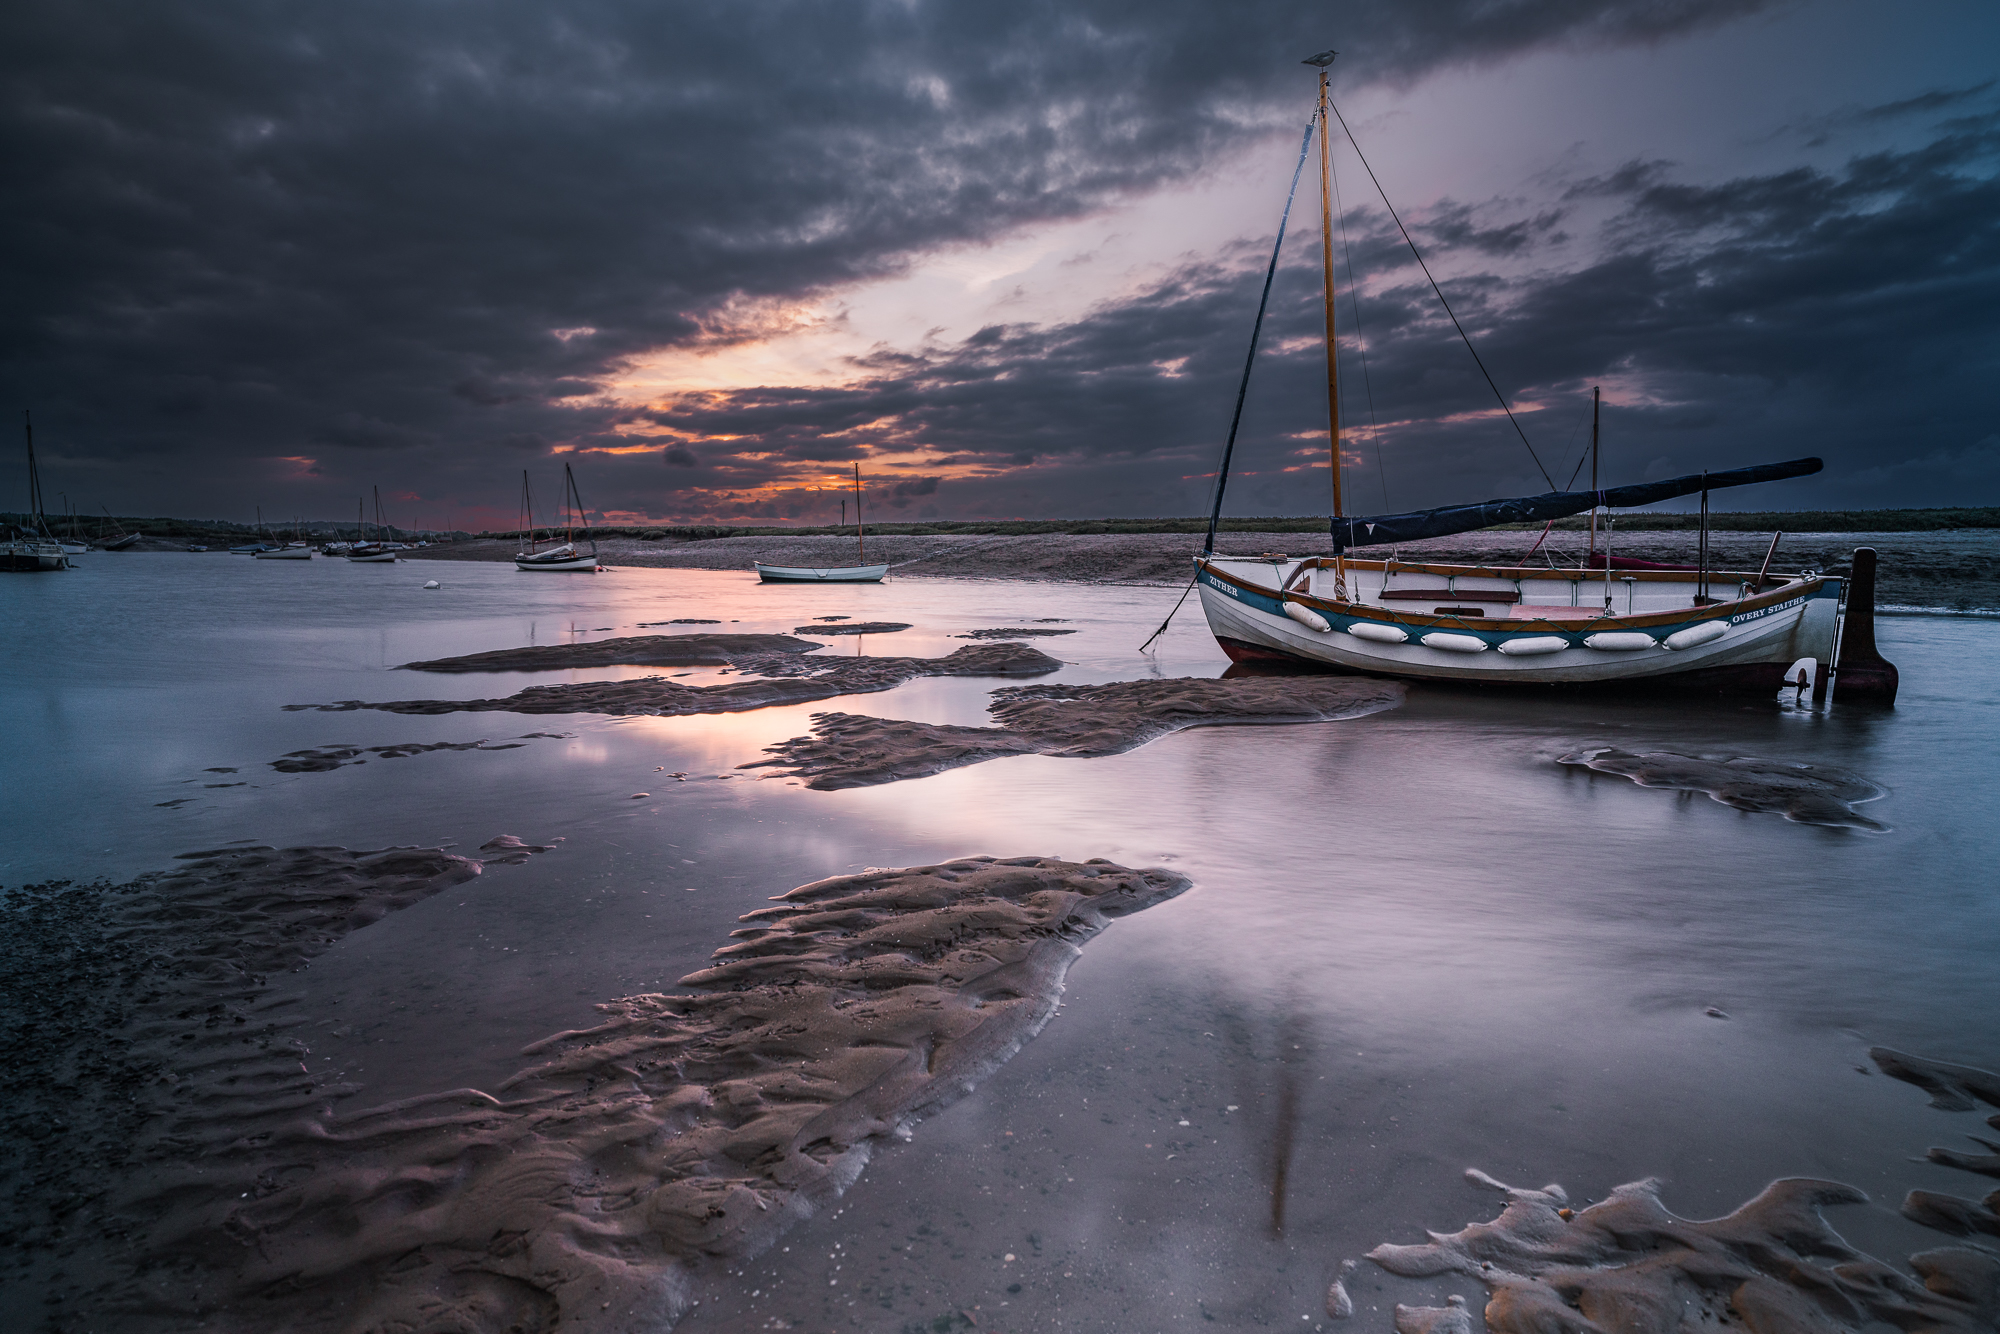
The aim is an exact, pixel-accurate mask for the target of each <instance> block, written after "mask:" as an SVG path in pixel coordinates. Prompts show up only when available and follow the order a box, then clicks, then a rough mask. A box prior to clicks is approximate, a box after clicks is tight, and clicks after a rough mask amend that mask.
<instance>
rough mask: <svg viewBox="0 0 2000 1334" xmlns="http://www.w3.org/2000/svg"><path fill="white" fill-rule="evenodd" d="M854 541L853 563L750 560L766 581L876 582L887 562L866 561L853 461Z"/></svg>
mask: <svg viewBox="0 0 2000 1334" xmlns="http://www.w3.org/2000/svg"><path fill="white" fill-rule="evenodd" d="M854 543H855V554H856V556H857V557H858V559H859V561H860V563H859V564H857V565H829V566H813V565H766V564H764V563H763V562H762V561H755V562H752V564H751V568H752V569H754V570H756V571H757V578H758V580H759V581H761V582H763V583H767V584H879V583H881V582H882V576H883V575H885V574H887V573H889V567H888V565H887V564H882V565H870V564H869V563H868V538H867V536H866V534H865V533H864V531H863V529H862V526H861V465H860V463H858V462H857V463H856V464H855V465H854Z"/></svg>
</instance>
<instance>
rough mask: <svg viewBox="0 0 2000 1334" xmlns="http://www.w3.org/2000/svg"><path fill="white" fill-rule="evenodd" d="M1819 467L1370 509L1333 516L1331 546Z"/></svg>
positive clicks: (1549, 515) (1784, 466) (1782, 466)
mask: <svg viewBox="0 0 2000 1334" xmlns="http://www.w3.org/2000/svg"><path fill="white" fill-rule="evenodd" d="M1822 466H1824V465H1822V464H1821V463H1820V461H1819V460H1818V459H1793V460H1792V461H1791V462H1789V463H1760V464H1758V465H1757V466H1756V467H1754V468H1733V469H1731V470H1730V471H1728V472H1697V473H1689V474H1688V475H1687V476H1685V477H1670V478H1668V479H1667V480H1666V481H1664V482H1640V483H1639V484H1637V485H1636V486H1614V487H1612V488H1611V489H1610V490H1608V491H1549V492H1545V493H1544V494H1542V495H1539V496H1520V497H1517V498H1515V499H1513V500H1485V501H1481V502H1480V503H1479V504H1477V505H1447V506H1445V507H1444V508H1442V509H1434V510H1416V511H1414V512H1413V513H1410V514H1376V515H1370V516H1368V517H1366V518H1352V517H1345V516H1343V517H1341V518H1338V519H1335V520H1333V521H1332V522H1333V544H1334V546H1335V548H1336V549H1340V550H1345V549H1346V548H1348V547H1365V546H1374V545H1376V544H1377V543H1382V542H1415V541H1418V540H1419V539H1421V538H1426V537H1450V536H1451V535H1452V534H1453V533H1469V532H1472V531H1473V530H1474V529H1478V528H1491V527H1493V526H1494V525H1495V524H1502V523H1542V522H1544V521H1546V520H1549V519H1565V518H1568V517H1569V516H1570V515H1572V514H1581V513H1583V512H1584V511H1585V510H1587V509H1590V508H1592V507H1593V506H1596V505H1604V506H1608V507H1610V508H1612V509H1630V508H1632V507H1634V506H1636V505H1652V504H1656V503H1657V502H1659V501H1662V500H1672V499H1673V498H1674V497H1675V496H1689V495H1693V494H1694V493H1695V492H1697V491H1716V490H1720V489H1721V488H1723V487H1725V486H1747V485H1748V484H1749V483H1751V482H1777V481H1782V480H1783V479H1785V478H1787V477H1805V476H1808V475H1809V474H1812V473H1816V472H1818V471H1819V470H1820V468H1821V467H1822Z"/></svg>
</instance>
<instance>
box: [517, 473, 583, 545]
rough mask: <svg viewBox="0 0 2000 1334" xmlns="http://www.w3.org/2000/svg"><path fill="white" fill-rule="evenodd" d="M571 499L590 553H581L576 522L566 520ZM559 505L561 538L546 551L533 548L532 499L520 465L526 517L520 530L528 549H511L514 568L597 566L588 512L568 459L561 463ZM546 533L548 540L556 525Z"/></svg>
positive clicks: (522, 501) (552, 537) (533, 513)
mask: <svg viewBox="0 0 2000 1334" xmlns="http://www.w3.org/2000/svg"><path fill="white" fill-rule="evenodd" d="M571 501H574V502H575V503H576V508H575V514H576V517H577V520H578V521H579V522H581V523H582V524H583V534H584V537H585V539H586V540H588V541H589V543H590V554H589V555H584V554H583V553H581V552H579V551H578V550H577V549H576V528H575V525H573V524H570V523H569V522H568V520H569V517H570V513H571V509H570V502H571ZM562 505H563V519H564V521H565V522H564V529H563V540H562V542H561V543H560V544H559V545H557V546H553V547H550V548H549V549H548V550H547V551H537V550H535V545H536V542H535V535H534V534H535V506H534V499H533V497H531V496H530V495H529V494H528V473H527V470H526V469H522V471H521V508H522V511H523V512H524V514H525V515H526V518H527V522H526V524H525V526H524V527H523V531H524V532H525V533H527V535H528V549H527V550H526V551H519V552H516V553H514V568H515V569H517V570H595V569H596V568H597V539H596V538H594V537H591V536H590V519H589V516H588V515H587V514H586V513H585V512H584V508H583V493H582V492H580V491H578V490H577V489H576V474H575V473H573V472H571V471H570V467H569V465H568V464H567V463H565V464H563V500H562ZM549 537H550V539H551V540H553V539H554V538H555V529H554V528H553V527H551V528H550V530H549Z"/></svg>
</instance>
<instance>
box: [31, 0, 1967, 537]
mask: <svg viewBox="0 0 2000 1334" xmlns="http://www.w3.org/2000/svg"><path fill="white" fill-rule="evenodd" d="M0 37H4V41H0V64H4V67H5V87H6V98H5V104H4V106H5V110H4V114H5V117H6V126H7V139H8V142H9V151H8V153H7V155H6V157H7V165H6V167H5V168H4V170H5V172H6V177H7V183H8V190H7V200H8V204H7V208H6V209H5V211H4V213H0V229H4V235H5V254H6V257H7V259H6V265H7V273H8V284H7V290H8V299H7V303H6V304H7V312H8V318H7V319H6V321H5V326H4V334H0V339H4V365H0V377H4V379H3V380H0V382H3V383H4V385H5V389H6V393H5V395H4V402H5V403H6V404H7V405H9V407H10V408H11V409H12V410H13V412H14V417H13V419H12V420H13V422H14V423H16V424H15V425H14V426H13V427H12V428H11V429H13V430H15V431H16V432H18V429H19V427H18V423H19V421H20V413H21V411H22V410H24V409H31V410H32V411H33V413H34V423H35V440H36V446H37V450H38V453H39V455H40V458H41V461H42V469H43V479H44V486H45V489H46V490H47V492H48V493H49V495H50V499H51V503H52V505H53V504H55V503H56V497H57V495H58V493H60V494H62V495H63V496H66V497H67V500H68V503H70V504H73V505H74V506H75V507H76V508H77V509H78V510H79V511H82V512H90V513H95V512H96V511H97V510H98V508H99V507H100V506H104V507H108V508H109V509H110V510H112V511H113V512H115V513H120V514H149V515H150V514H178V515H187V516H204V517H208V516H212V517H223V518H233V519H247V518H249V517H250V516H251V514H252V513H253V512H254V510H255V508H256V507H259V506H261V507H262V510H263V512H264V514H265V515H266V516H267V517H270V516H291V515H305V516H307V517H312V518H337V517H340V516H344V515H350V514H352V512H353V507H354V502H355V497H356V496H357V495H358V494H361V493H363V492H365V491H366V490H367V488H369V487H371V486H379V487H380V488H381V490H382V493H383V495H384V497H385V498H388V499H387V504H388V506H389V509H390V517H391V518H392V519H393V520H394V521H395V522H397V523H400V524H404V525H412V526H414V525H424V526H431V527H447V526H451V527H474V528H477V527H506V526H511V525H512V523H513V514H514V505H515V496H516V495H517V493H518V491H519V487H520V475H521V471H522V469H524V468H525V469H527V470H528V471H529V473H530V474H531V475H532V476H533V478H534V479H535V485H536V488H537V491H538V493H539V494H540V495H542V496H544V497H546V498H548V499H549V500H553V499H554V497H555V495H556V493H557V491H558V489H559V483H560V476H561V465H562V463H563V462H565V461H567V462H570V463H571V464H573V465H574V467H575V469H576V473H577V476H578V478H579V481H580V483H581V485H582V488H583V494H584V498H585V499H586V500H587V501H588V502H589V503H590V505H591V506H592V508H593V509H596V510H599V511H601V512H602V513H604V514H605V515H607V516H608V517H610V518H611V519H613V520H614V521H619V522H648V521H657V522H745V521H796V522H806V523H824V522H830V521H832V520H833V519H835V518H836V517H838V503H837V502H838V498H839V495H840V492H839V491H838V490H837V489H836V488H838V487H840V486H841V485H843V483H844V481H845V479H846V478H847V477H848V476H849V475H850V469H851V467H852V465H853V463H854V462H856V461H859V463H860V464H861V467H862V470H863V472H864V474H865V475H866V478H867V480H868V486H869V493H868V504H869V507H870V511H871V513H872V514H873V515H874V516H875V517H878V518H882V519H892V518H893V519H899V520H916V519H922V518H947V519H952V518H982V517H1077V516H1151V515H1186V514H1193V513H1196V512H1198V511H1200V510H1202V509H1203V508H1204V507H1205V504H1206V497H1207V495H1208V492H1209V487H1210V484H1211V478H1212V474H1213V471H1214V467H1215V461H1216V458H1217V456H1218V454H1219V451H1220V448H1221V445H1222V441H1223V438H1224V435H1225V433H1226V431H1227V429H1228V424H1229V414H1230V410H1231V407H1232V404H1233V401H1234V396H1235V390H1236V380H1237V377H1238V375H1239V374H1240V372H1241V369H1242V362H1243V355H1244V351H1245V347H1246V344H1247V341H1248V338H1249V333H1250V324H1251V319H1252V317H1253V315H1254V313H1255V309H1256V302H1257V294H1258V287H1259V284H1260V282H1261V279H1262V271H1263V266H1264V264H1265V263H1266V262H1267V260H1268V257H1269V248H1270V245H1271V239H1272V236H1273V234H1274V232H1275V229H1276V226H1277V221H1278V215H1279V211H1280V209H1281V207H1282V205H1283V200H1284V193H1285V187H1286V184H1287V181H1288V180H1289V177H1290V173H1291V170H1292V166H1293V164H1294V162H1295V161H1296V159H1297V151H1298V143H1299V136H1300V133H1301V131H1302V130H1303V128H1304V126H1305V123H1306V120H1307V117H1308V115H1309V113H1310V111H1311V108H1312V105H1313V100H1314V95H1315V87H1316V85H1315V76H1314V72H1313V71H1312V70H1311V69H1310V68H1307V67H1305V66H1303V65H1301V64H1300V63H1299V62H1300V60H1301V59H1302V58H1303V57H1305V56H1307V55H1310V54H1312V53H1314V52H1316V51H1319V50H1322V49H1325V48H1328V47H1333V48H1337V49H1339V51H1340V52H1341V55H1340V58H1339V60H1338V61H1337V62H1336V63H1335V65H1334V69H1333V74H1334V93H1335V100H1336V102H1337V103H1338V105H1339V106H1340V108H1341V110H1342V111H1343V113H1344V114H1345V116H1346V118H1347V121H1348V124H1349V125H1350V126H1352V128H1353V131H1354V133H1355V135H1356V137H1357V138H1358V139H1359V141H1360V144H1361V147H1362V149H1363V151H1364V152H1366V153H1367V155H1368V158H1369V161H1370V163H1371V164H1372V165H1373V166H1374V168H1375V170H1376V172H1377V174H1378V175H1379V176H1380V178H1381V181H1382V185H1383V186H1384V187H1385V188H1386V189H1387V191H1388V193H1389V197H1390V199H1391V200H1392V201H1393V202H1394V203H1395V205H1396V207H1397V208H1398V209H1399V210H1400V211H1401V213H1402V215H1403V218H1404V220H1405V222H1406V223H1408V224H1409V225H1410V227H1411V230H1412V232H1413V233H1414V235H1415V236H1416V239H1417V242H1418V244H1419V245H1420V246H1421V247H1422V248H1423V249H1424V252H1425V257H1426V259H1428V260H1429V262H1430V265H1431V268H1432V270H1433V272H1434V273H1435V274H1436V275H1437V277H1438V279H1439V281H1440V282H1441V283H1442V284H1443V286H1444V289H1445V292H1446V295H1447V296H1448V297H1449V298H1450V299H1451V300H1452V302H1453V304H1454V306H1455V307H1456V309H1457V311H1458V313H1459V315H1460V317H1461V319H1463V320H1464V322H1465V324H1466V326H1467V328H1468V329H1469V330H1470V331H1471V333H1472V335H1473V338H1474V340H1475V342H1476V343H1477V345H1478V347H1479V350H1480V354H1481V355H1482V357H1484V359H1485V362H1486V365H1487V366H1488V368H1489V369H1490V370H1491V371H1492V373H1493V375H1494V378H1495V379H1496V380H1497V381H1498V383H1499V386H1500V388H1501V389H1502V390H1503V391H1505V393H1506V394H1507V395H1508V396H1509V398H1510V399H1511V401H1512V402H1513V404H1514V406H1515V409H1516V411H1517V413H1518V414H1519V417H1520V421H1521V424H1522V426H1523V428H1524V429H1525V431H1526V433H1527V435H1528V437H1529V439H1530V441H1531V442H1532V443H1533V445H1534V447H1535V449H1536V451H1537V452H1538V453H1539V455H1540V458H1541V467H1540V468H1538V467H1537V465H1536V463H1535V462H1534V460H1533V459H1531V458H1530V456H1529V453H1528V451H1527V449H1525V448H1523V446H1522V444H1521V441H1520V440H1519V438H1518V437H1517V436H1515V435H1514V433H1513V431H1512V429H1511V428H1510V427H1509V426H1508V425H1507V423H1506V421H1505V420H1504V419H1503V418H1501V417H1499V416H1498V413H1497V407H1496V405H1495V403H1494V400H1493V397H1492V394H1491V392H1490V391H1489V390H1488V389H1487V387H1486V385H1485V383H1484V381H1483V380H1482V379H1481V378H1480V376H1479V373H1478V370H1477V368H1476V367H1475V366H1474V365H1473V363H1472V361H1471V359H1470V357H1469V356H1468V355H1467V353H1466V351H1465V348H1464V347H1463V346H1462V345H1461V344H1460V343H1459V341H1458V339H1457V336H1456V334H1455V333H1454V332H1453V331H1452V329H1451V326H1450V323H1449V322H1448V321H1447V320H1446V319H1445V317H1444V315H1443V313H1442V311H1441V310H1440V309H1439V308H1438V305H1437V303H1436V300H1435V298H1434V297H1433V296H1432V295H1431V292H1430V289H1429V287H1428V285H1427V284H1426V283H1424V281H1423V278H1422V275H1421V273H1420V272H1419V271H1418V270H1417V269H1416V267H1415V265H1414V264H1413V262H1412V261H1411V259H1410V252H1409V250H1408V249H1407V248H1406V247H1404V246H1403V243H1402V241H1401V238H1400V236H1399V235H1398V234H1397V233H1396V231H1395V228H1394V225H1393V224H1392V223H1391V222H1390V221H1389V219H1388V217H1387V215H1386V213H1385V212H1384V210H1383V208H1382V204H1381V200H1380V199H1379V197H1377V195H1376V194H1375V191H1374V188H1373V186H1372V185H1371V184H1370V183H1369V180H1368V178H1367V176H1366V174H1365V173H1364V172H1363V170H1362V169H1361V166H1360V164H1359V163H1358V162H1357V161H1356V159H1355V156H1354V152H1353V149H1352V148H1351V147H1350V146H1349V145H1348V144H1347V143H1346V142H1345V140H1344V139H1339V138H1337V139H1336V140H1335V153H1334V160H1335V162H1334V164H1335V169H1336V172H1337V175H1338V181H1339V187H1340V193H1341V201H1342V204H1343V205H1344V233H1342V232H1341V231H1340V224H1336V228H1337V234H1336V259H1337V261H1338V262H1339V266H1340V267H1339V272H1338V281H1339V286H1340V288H1341V305H1340V312H1341V320H1342V322H1343V324H1344V326H1345V328H1344V332H1346V333H1354V332H1355V331H1356V318H1355V317H1356V315H1357V314H1358V317H1359V319H1358V324H1359V329H1358V333H1359V337H1358V338H1351V339H1350V340H1349V342H1348V345H1347V348H1346V354H1345V356H1344V359H1343V365H1342V383H1343V391H1344V394H1345V397H1346V408H1345V411H1346V416H1347V421H1348V424H1349V426H1350V427H1351V428H1353V429H1352V432H1351V434H1350V437H1349V439H1348V442H1347V445H1348V452H1347V457H1348V460H1349V468H1348V473H1347V484H1348V487H1349V493H1350V496H1351V497H1352V499H1351V501H1350V508H1351V509H1361V510H1364V511H1367V510H1374V511H1381V510H1384V509H1390V510H1401V509H1409V508H1415V507H1418V506H1423V505H1432V504H1444V503H1451V502H1462V501H1470V500H1477V499H1482V498H1485V497H1488V496H1500V495H1513V494H1524V493H1529V492H1535V491H1541V490H1545V489H1547V483H1546V482H1545V481H1544V479H1543V471H1542V469H1545V470H1546V471H1547V473H1548V474H1549V475H1550V476H1552V477H1553V478H1554V480H1555V482H1556V483H1557V484H1558V485H1563V484H1566V483H1568V482H1569V480H1570V478H1571V477H1572V476H1573V475H1574V474H1573V470H1574V468H1575V466H1576V464H1577V461H1578V458H1579V451H1580V450H1581V449H1582V447H1583V445H1584V442H1585V441H1586V440H1587V438H1588V417H1587V414H1588V400H1589V392H1590V387H1591V386H1592V385H1594V384H1601V385H1602V386H1603V387H1604V393H1605V445H1604V453H1605V481H1606V484H1607V485H1611V484H1618V483H1622V482H1629V481H1639V480H1644V479H1648V478H1654V477H1661V476H1668V475H1672V474H1675V473H1681V472H1689V471H1697V470H1700V469H1703V468H1716V469H1721V468H1730V467H1739V466H1742V465H1745V464H1749V463H1754V462H1761V461H1767V460H1775V459H1787V458H1793V457H1797V456H1800V455H1804V454H1818V455H1821V456H1823V457H1824V458H1825V459H1826V461H1827V469H1826V471H1825V472H1824V473H1823V474H1821V475H1820V476H1818V477H1815V478H1810V479H1805V480H1800V481H1793V482H1786V483H1780V484H1774V485H1770V486H1765V487H1760V488H1756V489H1755V490H1754V491H1748V492H1742V493H1737V494H1735V495H1732V496H1729V497H1727V498H1725V499H1724V500H1723V502H1722V503H1723V505H1724V507H1725V508H1758V509H1763V508H1787V509H1789V508H1806V507H1822V506H1827V507H1876V506H1891V505H1992V504H2000V183H1996V174H1997V172H1996V169H2000V82H1996V78H1997V77H2000V7H1996V6H1995V5H1993V4H1992V3H1991V0H1965V2H1963V3H1959V2H1955V0H1938V2H1936V3H1925V2H1923V0H1918V2H1916V3H1909V4H1902V5H1897V6H1894V7H1888V6H1882V5H1879V4H1874V5H1871V4H1861V3H1849V2H1846V0H1801V2H1800V3H1793V4H1759V3H1727V2H1725V0H1646V2H1643V3H1642V2H1638V0H1634V2H1631V3H1617V2H1615V0H1545V2H1543V3H1519V2H1517V3H1505V2H1503V0H1394V2H1393V3H1391V2H1390V0H1368V2H1365V3H1353V4H1316V3H1304V2H1301V0H1254V2H1242V3H1232V4H1221V3H1216V2H1215V0H1206V2H1205V3H1196V2H1195V0H1147V2H1146V3H1133V2H1132V0H1061V2H1060V3H1049V2H1045V0H1025V2H1023V3H998V4H996V3H993V0H976V2H975V0H952V2H950V3H934V2H932V0H874V2H864V0H852V2H850V0H819V2H818V3H802V2H796V0H795V2H792V3H767V2H765V0H733V2H732V3H729V4H699V5H698V4H687V3H672V2H668V3H660V2H658V0H655V2H654V3H647V4H641V3H637V2H636V0H587V2H581V3H580V2H577V0H538V2H536V3H526V2H524V0H489V2H486V3H479V4H472V3H464V2H462V0H437V2H434V3H418V4H412V3H409V0H398V2H397V3H383V2H381V0H349V2H348V3H343V4H339V5H319V6H293V5H280V4H274V3H270V2H269V0H209V2H207V3H202V4H192V3H185V2H174V0H169V2H168V3H164V4H163V3H160V0H107V2H106V3H101V4H94V5H89V6H79V5H75V4H66V3H55V2H54V0H18V2H17V3H16V4H13V5H10V6H8V7H7V11H6V14H5V16H4V17H0ZM1315 157H1316V155H1315ZM1350 254H1351V257H1352V275H1351V277H1350V272H1349V267H1348V256H1349V255H1350ZM1318 274H1319V218H1318V197H1317V184H1316V181H1315V179H1314V175H1313V169H1312V168H1311V167H1308V174H1307V178H1306V180H1305V182H1304V183H1302V185H1301V189H1300V202H1299V204H1298V206H1297V207H1296V209H1295V211H1294V214H1293V217H1292V225H1291V229H1290V232H1289V233H1288V236H1287V239H1286V244H1285V250H1284V255H1283V260H1282V265H1281V268H1280V271H1279V274H1278V278H1277V282H1276V285H1275V288H1274V291H1273V295H1272V313H1271V322H1270V324H1269V325H1268V326H1267V328H1266V332H1265V344H1264V350H1263V352H1262V354H1261V355H1260V358H1259V361H1258V364H1257V368H1256V373H1255V377H1254V379H1253V382H1252V386H1251V391H1250V398H1249V405H1248V409H1247V411H1246V413H1245V417H1244V422H1243V433H1242V437H1241V440H1240V443H1239V446H1238V459H1239V465H1238V473H1237V475H1236V477H1235V479H1234V480H1233V481H1232V489H1231V493H1230V503H1229V510H1230V512H1232V513H1236V514H1319V513H1325V512H1326V511H1327V508H1328V485H1327V480H1328V479H1327V468H1326V458H1327V449H1326V436H1325V413H1326V409H1325V383H1324V382H1325V373H1324V363H1323V359H1322V358H1323V353H1322V350H1321V344H1320V341H1319V340H1320V324H1319V321H1320V313H1319V312H1320V306H1319V301H1320V294H1319V276H1318ZM1351 282H1356V283H1358V297H1359V299H1358V302H1356V301H1355V300H1354V299H1353V296H1354V293H1353V292H1352V291H1351V290H1350V283H1351ZM1363 349H1365V353H1366V361H1365V366H1364V362H1363ZM20 460H21V454H20V452H19V437H18V434H17V435H16V436H15V437H14V443H10V444H8V445H7V446H6V448H5V450H4V451H0V507H4V508H9V509H14V508H19V507H20V506H22V505H23V504H24V501H25V492H26V487H25V468H24V467H23V466H22V464H21V462H20ZM1585 476H1586V477H1587V472H1586V473H1585ZM1580 484H1581V483H1579V485H1580Z"/></svg>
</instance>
